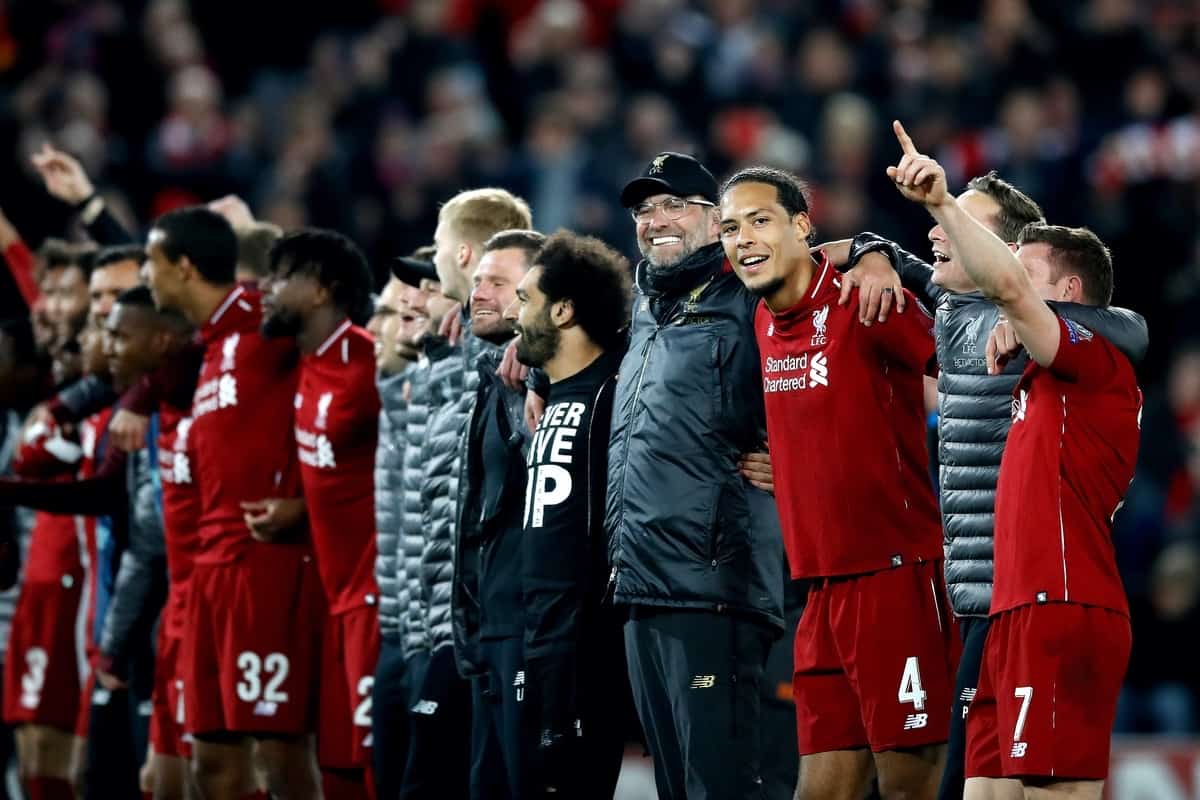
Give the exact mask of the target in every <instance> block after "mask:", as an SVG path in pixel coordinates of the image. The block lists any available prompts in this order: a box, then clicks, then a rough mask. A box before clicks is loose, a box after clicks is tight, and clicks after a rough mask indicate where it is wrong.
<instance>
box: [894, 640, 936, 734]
mask: <svg viewBox="0 0 1200 800" xmlns="http://www.w3.org/2000/svg"><path fill="white" fill-rule="evenodd" d="M926 696H927V695H926V692H925V689H924V688H923V687H922V685H921V667H920V665H919V664H918V663H917V657H916V656H909V657H908V658H907V659H905V661H904V672H903V674H902V675H901V676H900V690H899V691H898V692H897V693H896V699H898V700H899V701H900V702H901V703H912V707H913V711H914V712H916V713H913V714H909V715H908V716H907V717H905V718H904V730H906V731H913V730H917V729H918V728H924V727H925V726H926V725H928V724H929V715H928V714H926V713H923V712H924V711H925V698H926Z"/></svg>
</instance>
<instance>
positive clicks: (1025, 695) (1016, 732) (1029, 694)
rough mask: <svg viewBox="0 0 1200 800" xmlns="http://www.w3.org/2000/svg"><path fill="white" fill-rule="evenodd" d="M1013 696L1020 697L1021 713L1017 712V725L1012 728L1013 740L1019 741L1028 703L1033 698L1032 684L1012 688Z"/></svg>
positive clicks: (1023, 729) (1027, 711)
mask: <svg viewBox="0 0 1200 800" xmlns="http://www.w3.org/2000/svg"><path fill="white" fill-rule="evenodd" d="M1013 697H1019V698H1021V713H1019V714H1017V725H1016V727H1015V728H1013V741H1014V742H1019V741H1021V734H1022V733H1024V732H1025V716H1026V715H1027V714H1028V713H1029V704H1030V702H1031V701H1032V700H1033V687H1032V686H1018V687H1017V688H1015V689H1013Z"/></svg>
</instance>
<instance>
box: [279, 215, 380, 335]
mask: <svg viewBox="0 0 1200 800" xmlns="http://www.w3.org/2000/svg"><path fill="white" fill-rule="evenodd" d="M268 262H269V271H270V274H272V275H279V276H281V277H288V276H290V275H296V274H303V275H311V276H312V277H314V278H316V280H317V282H318V283H320V284H321V285H322V286H324V287H325V288H326V289H329V290H330V291H331V292H332V294H333V303H334V305H336V306H337V307H338V308H340V309H341V310H342V311H343V312H345V314H346V316H348V317H349V318H350V320H351V321H352V322H353V323H354V324H355V325H364V324H366V322H367V320H369V319H370V318H371V313H372V310H373V304H372V302H371V291H372V289H374V288H375V277H374V275H373V274H372V272H371V267H370V265H369V264H368V263H367V257H366V256H365V255H363V252H362V250H360V249H359V247H358V245H356V244H355V243H354V242H352V241H350V239H348V238H346V237H345V236H343V235H342V234H340V233H338V232H337V231H331V230H325V229H323V228H305V229H304V230H299V231H295V232H294V233H289V234H287V235H285V236H283V237H282V238H280V239H279V240H278V241H276V242H275V244H274V245H272V246H271V252H270V256H269V258H268Z"/></svg>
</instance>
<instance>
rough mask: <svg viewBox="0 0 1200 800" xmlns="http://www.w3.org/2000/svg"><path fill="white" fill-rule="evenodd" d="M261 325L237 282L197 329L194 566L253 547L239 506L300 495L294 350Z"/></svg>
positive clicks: (248, 292) (250, 292) (251, 297)
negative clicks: (200, 345)
mask: <svg viewBox="0 0 1200 800" xmlns="http://www.w3.org/2000/svg"><path fill="white" fill-rule="evenodd" d="M261 322H262V304H261V295H260V294H259V293H258V292H257V291H255V290H254V289H250V288H248V287H246V286H241V285H238V286H236V287H234V288H233V289H232V290H231V291H230V293H229V296H228V297H226V298H225V300H224V301H223V302H222V303H221V305H220V306H218V307H217V309H216V311H214V312H213V315H212V317H211V318H210V319H209V320H208V322H206V323H205V324H204V326H203V327H202V328H201V329H200V336H201V339H202V340H203V342H204V363H203V364H202V365H201V367H200V379H199V382H198V383H197V384H196V394H195V397H194V398H193V401H192V427H191V431H190V433H189V434H188V439H189V444H190V445H191V448H192V453H193V463H192V468H193V469H192V477H193V479H194V480H196V481H197V484H198V486H199V488H200V521H199V525H198V532H199V533H198V535H199V539H200V552H199V554H198V555H197V558H196V561H197V563H206V564H224V563H229V562H231V561H235V560H237V559H238V558H239V557H240V556H241V555H242V554H243V553H244V552H245V550H246V548H247V547H249V546H250V545H251V543H252V541H253V540H252V539H251V536H250V530H249V529H248V528H247V527H246V522H245V519H244V518H243V511H242V507H241V504H242V503H243V502H245V501H250V500H262V499H264V498H268V497H299V496H300V476H299V471H298V470H297V468H296V450H295V448H294V446H293V445H292V397H293V396H294V395H295V392H296V380H297V378H298V376H299V370H298V369H297V368H296V365H297V354H296V345H295V342H294V341H292V340H291V339H265V338H263V336H262V334H261V333H259V325H260V324H261Z"/></svg>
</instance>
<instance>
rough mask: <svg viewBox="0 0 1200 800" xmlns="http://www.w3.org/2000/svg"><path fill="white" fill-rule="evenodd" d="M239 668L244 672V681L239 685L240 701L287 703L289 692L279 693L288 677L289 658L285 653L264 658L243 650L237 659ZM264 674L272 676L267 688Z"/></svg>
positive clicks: (271, 654) (270, 654) (268, 655)
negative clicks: (264, 683) (264, 684)
mask: <svg viewBox="0 0 1200 800" xmlns="http://www.w3.org/2000/svg"><path fill="white" fill-rule="evenodd" d="M237 668H238V669H239V670H241V671H242V679H241V680H240V681H238V684H237V693H238V699H239V700H241V701H243V702H245V703H253V702H255V701H257V700H260V699H261V700H265V701H267V702H268V703H286V702H287V699H288V696H287V692H281V691H279V687H280V686H282V685H283V682H284V681H285V680H287V676H288V657H287V656H285V655H284V654H283V653H268V654H267V655H266V657H265V658H263V657H260V656H259V654H258V653H255V652H254V651H252V650H243V651H242V652H241V654H240V655H238V657H237ZM263 672H266V673H268V674H269V675H270V676H271V677H270V680H268V681H267V684H266V686H265V687H264V686H263V683H262V677H261V676H262V673H263Z"/></svg>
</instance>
